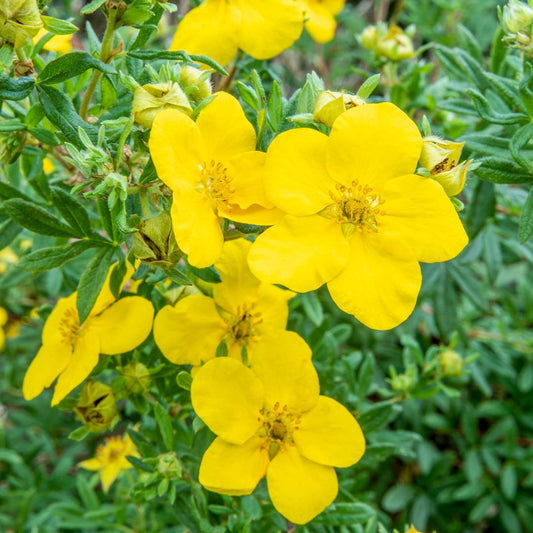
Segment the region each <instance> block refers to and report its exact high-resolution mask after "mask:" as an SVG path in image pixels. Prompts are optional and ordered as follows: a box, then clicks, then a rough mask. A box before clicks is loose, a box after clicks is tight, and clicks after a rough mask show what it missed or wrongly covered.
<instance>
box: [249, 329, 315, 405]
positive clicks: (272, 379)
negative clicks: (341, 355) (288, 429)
mask: <svg viewBox="0 0 533 533" xmlns="http://www.w3.org/2000/svg"><path fill="white" fill-rule="evenodd" d="M251 368H252V370H253V372H254V374H255V375H256V376H257V377H258V378H259V379H260V380H261V382H262V384H263V386H264V391H265V392H264V395H265V396H264V397H265V407H266V408H267V409H272V407H273V406H274V404H276V403H279V404H280V406H284V405H286V406H287V408H288V409H289V411H290V412H296V413H303V412H305V411H308V410H309V409H311V408H313V407H314V406H315V405H316V403H317V401H318V395H319V390H320V387H319V383H318V376H317V373H316V370H315V367H314V366H313V363H312V362H311V349H310V348H309V346H308V345H307V343H306V342H305V341H304V340H303V339H302V338H301V337H300V336H299V335H298V334H297V333H294V332H293V331H283V330H282V331H276V332H275V333H271V334H266V335H263V336H262V337H261V339H260V341H259V342H258V343H257V344H256V345H255V346H254V348H253V357H252V361H251Z"/></svg>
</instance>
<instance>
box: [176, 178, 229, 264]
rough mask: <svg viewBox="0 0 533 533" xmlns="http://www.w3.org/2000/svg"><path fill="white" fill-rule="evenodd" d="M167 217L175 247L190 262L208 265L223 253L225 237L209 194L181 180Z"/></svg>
mask: <svg viewBox="0 0 533 533" xmlns="http://www.w3.org/2000/svg"><path fill="white" fill-rule="evenodd" d="M173 198H174V199H173V201H172V208H171V210H170V216H171V217H172V227H173V228H174V235H175V237H176V242H177V243H178V246H179V247H180V248H181V249H182V250H183V251H184V252H185V253H186V254H187V255H188V258H187V259H188V261H189V263H190V264H191V265H193V266H195V267H198V268H204V267H208V266H211V265H212V264H213V263H214V262H215V261H216V260H217V259H218V258H219V257H220V254H221V252H222V244H223V243H224V236H223V234H222V229H221V228H220V220H219V218H218V217H217V215H216V214H215V212H214V211H213V205H212V204H211V200H210V199H209V197H208V196H206V195H205V194H202V193H198V192H196V191H195V190H194V189H193V188H192V187H191V186H190V185H188V184H186V183H182V184H181V185H180V187H179V189H176V190H175V191H174V196H173Z"/></svg>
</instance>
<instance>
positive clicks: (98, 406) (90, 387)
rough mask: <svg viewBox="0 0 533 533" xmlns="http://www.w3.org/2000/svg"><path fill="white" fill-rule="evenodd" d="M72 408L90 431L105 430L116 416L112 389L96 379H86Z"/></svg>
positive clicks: (98, 431)
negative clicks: (76, 402) (76, 403)
mask: <svg viewBox="0 0 533 533" xmlns="http://www.w3.org/2000/svg"><path fill="white" fill-rule="evenodd" d="M74 410H75V411H76V413H78V415H79V417H80V418H81V419H82V421H83V423H84V424H85V425H86V426H87V427H88V428H89V429H90V430H91V431H94V432H95V433H101V432H102V431H105V430H106V429H107V428H109V426H111V424H112V423H113V420H114V419H115V417H116V416H117V408H116V405H115V395H114V394H113V390H112V389H111V387H108V386H107V385H104V384H103V383H100V382H98V381H87V383H85V386H84V387H83V390H82V391H81V395H80V399H79V400H78V405H77V406H76V407H75V408H74Z"/></svg>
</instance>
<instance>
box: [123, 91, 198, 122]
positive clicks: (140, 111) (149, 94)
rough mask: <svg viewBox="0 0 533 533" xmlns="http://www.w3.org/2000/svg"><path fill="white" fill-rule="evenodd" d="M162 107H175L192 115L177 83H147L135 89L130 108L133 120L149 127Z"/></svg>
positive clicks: (189, 106) (185, 97)
mask: <svg viewBox="0 0 533 533" xmlns="http://www.w3.org/2000/svg"><path fill="white" fill-rule="evenodd" d="M162 109H177V110H178V111H181V112H182V113H185V114H186V115H187V116H189V117H190V116H191V115H192V107H191V104H190V103H189V100H188V99H187V96H186V95H185V93H184V92H183V90H182V89H181V87H180V86H179V85H178V84H177V83H172V82H168V83H156V84H153V85H152V84H147V85H143V86H142V87H137V89H135V93H134V94H133V105H132V108H131V110H132V112H133V116H134V118H135V122H137V123H138V124H140V125H141V126H144V127H145V128H151V127H152V122H153V121H154V117H155V116H156V114H157V113H158V112H159V111H161V110H162Z"/></svg>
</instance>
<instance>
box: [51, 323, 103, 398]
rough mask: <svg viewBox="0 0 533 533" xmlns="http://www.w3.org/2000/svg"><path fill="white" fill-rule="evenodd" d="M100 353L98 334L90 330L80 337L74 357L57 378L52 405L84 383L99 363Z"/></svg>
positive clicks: (75, 347)
mask: <svg viewBox="0 0 533 533" xmlns="http://www.w3.org/2000/svg"><path fill="white" fill-rule="evenodd" d="M99 354H100V339H99V338H98V335H96V334H95V333H93V332H92V331H91V330H88V331H87V332H86V333H85V334H82V335H80V336H79V337H78V339H77V342H76V345H75V346H74V351H73V353H72V358H71V359H70V361H69V363H68V365H67V366H66V367H65V369H64V370H63V372H61V374H60V375H59V377H58V378H57V383H56V387H55V390H54V396H53V397H52V407H53V406H54V405H57V404H58V403H59V402H60V401H61V400H62V399H63V398H65V396H66V395H67V394H68V393H69V392H71V391H73V390H74V389H75V388H76V387H77V386H78V385H79V384H80V383H82V382H83V381H84V380H85V379H86V378H87V377H89V375H90V373H91V372H92V371H93V369H94V367H95V366H96V365H97V364H98V356H99Z"/></svg>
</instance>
